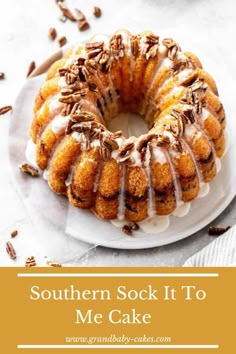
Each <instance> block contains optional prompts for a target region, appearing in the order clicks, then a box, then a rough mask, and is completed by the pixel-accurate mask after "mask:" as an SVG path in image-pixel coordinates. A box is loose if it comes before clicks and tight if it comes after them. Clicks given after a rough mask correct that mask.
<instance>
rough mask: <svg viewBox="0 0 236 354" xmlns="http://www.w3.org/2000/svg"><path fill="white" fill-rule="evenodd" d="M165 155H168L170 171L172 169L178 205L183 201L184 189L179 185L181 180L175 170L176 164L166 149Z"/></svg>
mask: <svg viewBox="0 0 236 354" xmlns="http://www.w3.org/2000/svg"><path fill="white" fill-rule="evenodd" d="M165 155H166V159H167V162H168V164H169V166H170V171H171V175H172V179H173V184H174V188H175V200H176V205H178V203H179V202H180V201H181V198H182V191H181V188H180V185H179V180H178V177H177V173H176V171H175V166H174V164H173V162H172V160H171V157H170V155H169V153H168V151H165Z"/></svg>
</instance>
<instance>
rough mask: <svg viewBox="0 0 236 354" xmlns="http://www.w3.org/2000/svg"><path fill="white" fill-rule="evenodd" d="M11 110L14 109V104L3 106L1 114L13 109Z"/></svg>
mask: <svg viewBox="0 0 236 354" xmlns="http://www.w3.org/2000/svg"><path fill="white" fill-rule="evenodd" d="M11 110H12V106H5V107H1V108H0V116H1V115H3V114H5V113H7V112H9V111H11Z"/></svg>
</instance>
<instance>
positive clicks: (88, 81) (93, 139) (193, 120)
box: [30, 30, 226, 222]
mask: <svg viewBox="0 0 236 354" xmlns="http://www.w3.org/2000/svg"><path fill="white" fill-rule="evenodd" d="M34 112H35V115H34V119H33V122H32V126H31V131H30V135H31V138H32V140H33V142H34V143H35V144H36V159H37V164H38V166H39V167H40V168H41V169H42V170H47V172H48V175H49V178H48V182H49V185H50V187H51V188H52V189H53V190H54V191H55V192H56V193H59V194H65V195H67V196H68V199H69V201H70V202H71V203H72V204H73V205H74V206H76V207H78V208H85V209H91V210H93V211H94V213H95V214H96V215H97V216H98V217H101V218H103V219H116V218H118V219H120V220H122V219H124V218H125V219H127V220H129V221H133V222H139V221H142V220H144V219H146V218H148V217H150V216H152V215H154V214H157V215H169V214H170V213H172V212H173V211H174V210H175V209H176V207H178V205H179V204H180V202H181V203H182V202H190V201H192V200H194V199H195V198H196V197H197V196H198V193H199V190H200V187H201V185H202V184H204V183H208V182H210V181H211V180H212V179H213V178H214V177H215V175H216V173H217V160H219V158H221V157H222V156H223V154H224V152H225V148H226V142H225V134H224V129H225V112H224V108H223V106H222V103H221V102H220V100H219V97H218V90H217V87H216V83H215V81H214V79H213V78H212V77H211V76H210V75H209V74H208V73H207V72H206V71H205V70H204V69H203V67H202V64H201V62H200V60H199V59H198V57H197V56H196V55H195V54H193V53H190V52H183V51H182V50H181V48H180V46H179V45H178V44H177V43H176V42H175V41H174V40H173V39H171V38H165V39H163V40H161V39H160V38H159V36H157V35H156V34H154V33H152V32H150V31H145V32H142V33H139V34H135V35H133V34H131V33H130V32H129V31H127V30H119V31H117V32H116V33H115V34H114V35H113V36H111V37H108V36H103V35H96V36H93V37H92V38H91V39H90V40H89V41H87V42H86V43H85V44H80V45H78V46H75V47H73V48H70V49H69V50H68V51H67V53H65V55H64V57H63V58H62V59H60V60H58V61H57V62H55V63H54V64H53V65H52V66H51V68H50V69H49V71H48V73H47V76H46V81H45V83H44V84H43V85H42V87H41V89H40V91H39V93H38V95H37V97H36V99H35V106H34ZM120 112H136V113H139V114H140V115H141V116H142V117H143V118H144V119H145V120H146V122H147V123H148V124H149V127H150V130H149V132H148V133H147V134H144V135H141V136H140V137H130V138H128V139H126V138H125V137H124V136H123V134H122V132H115V133H112V132H110V131H109V130H108V128H107V124H108V123H109V122H110V120H111V119H112V118H113V117H114V116H116V115H117V114H118V113H120Z"/></svg>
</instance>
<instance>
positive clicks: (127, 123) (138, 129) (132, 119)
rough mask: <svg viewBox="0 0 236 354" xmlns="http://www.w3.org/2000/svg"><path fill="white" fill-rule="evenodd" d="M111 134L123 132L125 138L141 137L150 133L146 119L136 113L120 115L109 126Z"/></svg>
mask: <svg viewBox="0 0 236 354" xmlns="http://www.w3.org/2000/svg"><path fill="white" fill-rule="evenodd" d="M107 126H108V129H109V130H110V131H111V132H113V133H114V132H116V131H117V130H121V131H122V132H123V134H124V136H125V138H129V137H130V136H135V137H137V138H138V137H139V136H140V135H142V134H146V133H147V132H148V125H147V123H146V122H145V121H144V119H143V118H142V117H141V116H140V115H139V114H136V113H119V114H118V115H117V116H115V117H114V118H113V119H112V120H111V121H110V122H108V124H107Z"/></svg>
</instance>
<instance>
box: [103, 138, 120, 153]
mask: <svg viewBox="0 0 236 354" xmlns="http://www.w3.org/2000/svg"><path fill="white" fill-rule="evenodd" d="M103 145H104V146H105V147H106V148H108V149H110V150H117V149H119V145H118V143H117V142H116V141H115V139H113V138H112V137H111V136H109V135H108V136H105V137H104V139H103Z"/></svg>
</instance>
